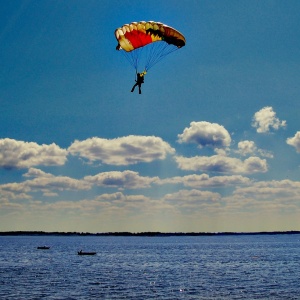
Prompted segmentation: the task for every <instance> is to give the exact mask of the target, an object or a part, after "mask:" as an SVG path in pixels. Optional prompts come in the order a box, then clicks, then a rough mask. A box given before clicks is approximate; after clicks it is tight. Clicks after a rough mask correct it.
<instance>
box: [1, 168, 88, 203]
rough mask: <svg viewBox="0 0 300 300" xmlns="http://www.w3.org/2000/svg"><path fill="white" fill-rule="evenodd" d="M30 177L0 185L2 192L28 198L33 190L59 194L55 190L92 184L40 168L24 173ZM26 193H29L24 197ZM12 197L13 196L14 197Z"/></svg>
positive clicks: (82, 187)
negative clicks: (18, 181)
mask: <svg viewBox="0 0 300 300" xmlns="http://www.w3.org/2000/svg"><path fill="white" fill-rule="evenodd" d="M24 177H26V178H33V179H28V180H25V181H23V182H20V183H16V182H13V183H6V184H2V185H0V192H3V193H4V192H6V193H7V192H10V193H12V194H11V195H13V194H14V196H13V197H17V195H19V196H18V197H19V198H20V195H23V196H22V197H23V198H28V197H29V196H28V194H29V193H31V192H42V193H43V194H44V195H47V196H49V195H51V196H54V195H57V194H56V193H54V192H53V191H66V190H74V191H77V190H89V189H90V188H91V184H90V183H88V182H86V181H84V180H77V179H74V178H70V177H66V176H54V175H52V174H49V173H45V172H43V171H41V170H39V169H35V168H30V169H29V171H28V172H27V173H26V174H24ZM24 195H27V196H26V197H24ZM13 197H12V198H13Z"/></svg>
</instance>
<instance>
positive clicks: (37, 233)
mask: <svg viewBox="0 0 300 300" xmlns="http://www.w3.org/2000/svg"><path fill="white" fill-rule="evenodd" d="M276 234H300V231H262V232H151V231H150V232H100V233H90V232H46V231H2V232H1V231H0V236H26V235H27V236H29V235H30V236H32V235H34V236H46V235H47V236H49V235H50V236H51V235H52V236H148V237H160V236H162V237H164V236H165V237H167V236H224V235H276Z"/></svg>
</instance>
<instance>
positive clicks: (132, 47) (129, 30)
mask: <svg viewBox="0 0 300 300" xmlns="http://www.w3.org/2000/svg"><path fill="white" fill-rule="evenodd" d="M115 37H116V39H117V41H118V45H117V47H116V49H117V50H124V51H126V52H127V53H129V52H132V55H131V58H130V57H129V58H128V57H127V58H128V59H129V60H132V61H133V63H132V64H133V65H134V67H135V68H136V69H137V64H138V60H139V53H140V52H141V51H140V50H139V49H141V48H144V47H145V46H147V45H151V44H152V43H155V42H159V43H155V45H153V46H152V48H151V51H150V52H151V55H150V54H149V57H148V61H147V63H146V66H145V70H148V69H149V68H150V67H151V66H153V65H154V64H155V63H156V62H158V61H159V60H160V59H161V58H162V57H164V56H166V55H167V54H169V53H170V52H173V51H175V50H177V49H179V48H181V47H183V46H185V37H184V36H183V35H182V34H181V33H180V32H179V31H177V30H176V29H174V28H172V27H170V26H168V25H166V24H163V23H160V22H154V21H149V22H145V21H141V22H132V23H130V24H125V25H123V26H122V27H120V28H117V29H116V30H115Z"/></svg>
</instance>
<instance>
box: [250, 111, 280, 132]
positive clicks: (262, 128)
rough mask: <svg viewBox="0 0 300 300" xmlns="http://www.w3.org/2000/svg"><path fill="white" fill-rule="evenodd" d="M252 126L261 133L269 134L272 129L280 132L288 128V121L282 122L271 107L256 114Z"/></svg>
mask: <svg viewBox="0 0 300 300" xmlns="http://www.w3.org/2000/svg"><path fill="white" fill-rule="evenodd" d="M252 126H253V127H254V128H256V131H257V132H259V133H266V132H269V131H270V129H271V128H273V129H275V130H278V129H279V128H280V127H285V126H286V121H280V120H279V119H278V118H277V117H276V113H275V112H274V111H273V108H272V107H271V106H266V107H264V108H262V109H261V110H259V111H258V112H256V113H255V114H254V117H253V122H252Z"/></svg>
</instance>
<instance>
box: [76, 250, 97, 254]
mask: <svg viewBox="0 0 300 300" xmlns="http://www.w3.org/2000/svg"><path fill="white" fill-rule="evenodd" d="M96 253H97V252H83V251H82V250H80V251H78V255H95V254H96Z"/></svg>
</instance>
